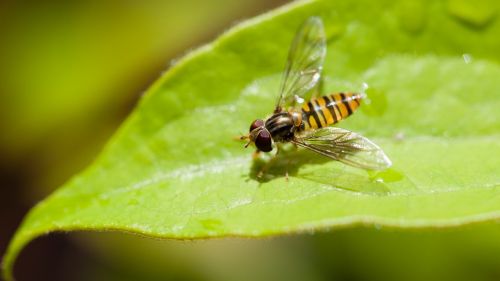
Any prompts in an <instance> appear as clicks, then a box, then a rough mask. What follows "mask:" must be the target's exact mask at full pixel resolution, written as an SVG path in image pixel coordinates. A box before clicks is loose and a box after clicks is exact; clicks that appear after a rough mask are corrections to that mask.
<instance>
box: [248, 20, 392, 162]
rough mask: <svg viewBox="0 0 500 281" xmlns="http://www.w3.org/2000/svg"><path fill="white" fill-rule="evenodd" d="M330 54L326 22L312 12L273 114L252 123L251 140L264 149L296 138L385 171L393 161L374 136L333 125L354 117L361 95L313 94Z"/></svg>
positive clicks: (307, 145) (328, 153)
mask: <svg viewBox="0 0 500 281" xmlns="http://www.w3.org/2000/svg"><path fill="white" fill-rule="evenodd" d="M325 54H326V37H325V33H324V28H323V23H322V21H321V19H320V18H318V17H310V18H309V19H307V20H306V22H305V23H304V24H303V25H302V27H301V28H300V29H299V30H298V32H297V34H296V35H295V38H294V40H293V41H292V45H291V47H290V50H289V53H288V61H287V64H286V66H285V70H284V72H283V78H282V82H281V87H280V91H279V97H278V101H277V103H276V106H275V109H274V112H273V114H272V115H271V116H270V117H268V118H267V119H265V120H262V119H257V120H255V121H253V122H252V124H251V125H250V131H249V134H248V135H245V136H242V137H241V139H248V140H249V141H248V143H247V144H246V145H245V147H248V145H249V144H251V143H254V144H255V146H256V147H257V153H258V152H259V151H263V152H270V151H272V150H273V147H275V146H276V147H277V150H278V152H279V146H277V144H278V143H293V144H295V145H296V146H299V147H304V148H307V149H309V150H311V151H314V152H316V153H319V154H321V155H323V156H326V157H329V158H331V159H334V160H337V161H340V162H342V163H345V164H348V165H350V166H354V167H358V168H363V169H367V170H383V169H386V168H388V167H390V166H391V161H390V160H389V158H388V157H387V156H386V155H385V153H384V152H383V151H382V149H381V148H380V147H378V146H377V145H376V144H375V143H373V142H372V141H370V140H369V139H367V138H365V137H363V136H361V135H359V134H357V133H354V132H351V131H348V130H345V129H341V128H337V127H332V126H331V125H333V124H336V123H338V122H339V121H341V120H343V119H345V118H347V117H349V116H350V115H351V114H352V113H353V112H354V111H355V110H356V109H357V108H358V107H359V105H360V102H361V99H362V98H363V95H362V94H357V93H334V94H330V95H325V96H322V97H314V91H312V90H313V88H314V87H315V86H316V85H317V84H318V81H319V80H320V78H321V70H322V66H323V60H324V57H325Z"/></svg>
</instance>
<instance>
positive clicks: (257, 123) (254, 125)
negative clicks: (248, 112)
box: [250, 119, 264, 132]
mask: <svg viewBox="0 0 500 281" xmlns="http://www.w3.org/2000/svg"><path fill="white" fill-rule="evenodd" d="M262 126H264V121H262V120H260V119H257V120H255V121H253V122H252V125H250V132H251V131H253V130H255V129H257V128H259V127H262Z"/></svg>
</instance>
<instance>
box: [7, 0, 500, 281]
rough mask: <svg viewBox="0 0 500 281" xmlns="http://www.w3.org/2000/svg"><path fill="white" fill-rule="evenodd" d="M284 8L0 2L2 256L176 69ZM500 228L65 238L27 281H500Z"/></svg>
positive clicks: (42, 256)
mask: <svg viewBox="0 0 500 281" xmlns="http://www.w3.org/2000/svg"><path fill="white" fill-rule="evenodd" d="M285 2H287V1H285V0H272V1H266V0H254V1H252V0H239V1H231V0H212V1H201V0H185V1H141V2H140V3H139V2H136V1H110V0H105V1H91V0H88V1H84V0H78V1H23V2H21V1H3V2H1V3H0V40H1V41H0V42H1V44H0V132H1V133H0V175H1V182H0V184H1V189H0V253H4V251H5V247H6V245H7V243H8V241H9V239H10V237H11V236H12V234H13V232H14V230H15V229H16V227H17V226H18V224H19V223H20V221H21V219H22V217H23V215H24V214H25V213H26V212H27V210H28V209H29V208H30V207H31V206H33V205H34V204H35V203H36V202H38V201H39V200H41V199H42V198H44V197H45V196H47V195H48V194H49V193H50V192H51V191H52V190H54V189H55V188H56V187H58V186H60V185H61V184H62V183H64V182H65V181H66V180H67V179H68V178H69V177H70V176H72V175H73V174H75V173H76V172H78V171H79V170H81V169H82V168H84V167H85V166H86V165H88V164H89V163H90V162H91V161H92V159H93V158H94V157H95V156H96V155H97V153H98V152H99V150H100V149H101V148H102V146H103V145H104V143H105V142H106V140H107V139H108V138H109V137H110V135H111V134H112V133H113V132H114V131H115V130H116V128H117V127H118V125H119V124H120V123H121V122H122V121H123V119H124V118H125V117H126V115H127V114H128V113H129V112H130V111H131V109H132V108H133V106H134V104H135V103H136V101H137V99H138V98H139V97H140V95H141V93H142V92H143V91H144V90H145V89H146V88H147V86H148V85H150V84H151V83H152V82H153V81H155V80H156V79H157V78H158V77H159V75H160V74H161V73H162V71H164V70H165V69H167V68H168V66H169V64H171V63H172V62H173V61H175V58H177V57H180V56H182V54H183V53H185V52H187V51H188V50H190V49H192V48H195V47H197V46H200V45H202V44H203V43H205V42H209V41H210V40H211V39H213V38H215V37H216V35H217V34H220V33H221V32H222V31H223V30H224V29H226V28H228V27H229V26H231V25H232V24H233V23H234V22H235V21H238V20H241V19H244V18H248V17H251V16H254V15H257V14H260V13H262V12H264V11H266V10H268V9H271V8H274V7H277V6H279V5H282V4H284V3H285ZM498 234H500V231H499V230H498V226H497V225H482V226H475V227H474V226H470V227H467V228H464V229H455V230H446V231H444V230H441V231H435V230H425V231H419V232H417V231H404V232H403V231H396V230H391V229H378V228H363V227H359V228H355V229H346V230H336V231H334V232H332V233H322V234H301V235H296V236H289V237H281V238H272V239H266V240H234V239H226V240H215V241H197V242H190V241H184V242H183V241H154V240H149V239H143V238H138V237H132V236H128V235H125V234H115V233H98V234H96V233H78V234H72V235H66V234H54V235H50V236H48V237H43V238H40V239H38V240H36V241H35V242H34V243H32V244H31V245H30V246H28V248H27V249H26V250H24V251H23V252H22V254H21V257H20V259H19V261H18V263H17V264H16V268H15V275H16V276H17V278H18V280H277V279H281V280H500V243H499V241H498V237H499V235H498Z"/></svg>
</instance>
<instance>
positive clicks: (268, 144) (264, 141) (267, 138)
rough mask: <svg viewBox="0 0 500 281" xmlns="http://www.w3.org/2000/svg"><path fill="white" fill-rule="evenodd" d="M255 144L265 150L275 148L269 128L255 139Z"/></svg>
mask: <svg viewBox="0 0 500 281" xmlns="http://www.w3.org/2000/svg"><path fill="white" fill-rule="evenodd" d="M255 146H257V148H258V149H259V150H260V151H264V152H269V151H271V150H273V146H272V138H271V134H270V133H269V132H268V131H267V130H262V131H261V132H260V133H259V135H258V136H257V138H256V139H255Z"/></svg>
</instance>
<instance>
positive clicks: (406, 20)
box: [396, 1, 427, 34]
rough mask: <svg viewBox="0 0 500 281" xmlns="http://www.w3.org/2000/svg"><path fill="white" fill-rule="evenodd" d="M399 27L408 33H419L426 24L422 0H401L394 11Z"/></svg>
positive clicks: (424, 7) (425, 12) (425, 13)
mask: <svg viewBox="0 0 500 281" xmlns="http://www.w3.org/2000/svg"><path fill="white" fill-rule="evenodd" d="M396 13H397V15H398V18H399V25H400V26H401V28H402V29H403V30H405V31H407V32H410V33H414V34H416V33H420V32H421V31H422V30H423V29H424V27H425V24H426V20H427V11H426V6H425V3H422V1H401V3H400V4H399V5H398V8H397V11H396Z"/></svg>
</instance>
